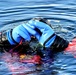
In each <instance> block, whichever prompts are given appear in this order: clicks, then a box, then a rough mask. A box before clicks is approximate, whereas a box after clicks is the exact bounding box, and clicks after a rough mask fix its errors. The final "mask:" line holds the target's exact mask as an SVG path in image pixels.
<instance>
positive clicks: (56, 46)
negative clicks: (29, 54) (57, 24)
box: [50, 35, 69, 52]
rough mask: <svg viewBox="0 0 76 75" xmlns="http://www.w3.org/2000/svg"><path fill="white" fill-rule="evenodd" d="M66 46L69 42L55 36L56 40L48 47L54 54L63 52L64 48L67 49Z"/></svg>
mask: <svg viewBox="0 0 76 75" xmlns="http://www.w3.org/2000/svg"><path fill="white" fill-rule="evenodd" d="M68 44H69V42H68V41H67V40H65V39H63V38H61V37H60V36H58V35H56V38H55V40H54V42H53V43H52V45H51V46H50V49H51V50H53V51H55V52H59V51H63V50H64V49H65V48H66V47H68Z"/></svg>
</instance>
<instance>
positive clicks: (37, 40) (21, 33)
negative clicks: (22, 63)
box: [0, 17, 69, 57]
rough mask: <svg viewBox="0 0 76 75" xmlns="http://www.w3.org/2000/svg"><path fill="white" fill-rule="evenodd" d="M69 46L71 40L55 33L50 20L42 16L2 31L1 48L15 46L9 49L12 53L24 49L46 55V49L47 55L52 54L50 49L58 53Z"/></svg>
mask: <svg viewBox="0 0 76 75" xmlns="http://www.w3.org/2000/svg"><path fill="white" fill-rule="evenodd" d="M33 43H34V44H33ZM68 46H69V42H68V41H67V40H65V39H63V38H62V37H60V36H58V35H57V34H56V33H55V31H54V30H53V28H52V26H51V24H50V22H49V20H47V19H45V18H41V17H37V18H33V19H31V20H29V21H28V22H26V23H25V24H24V23H23V24H21V25H18V26H16V27H14V28H13V29H10V30H7V31H2V32H0V48H3V49H4V50H6V51H8V50H10V48H11V49H12V48H13V49H12V51H11V50H10V51H9V52H11V53H12V52H13V51H18V50H19V51H18V52H19V53H21V50H22V51H23V53H24V52H25V53H26V54H38V55H40V56H41V57H44V54H43V53H45V52H46V51H45V52H43V50H47V51H48V52H47V55H51V54H49V53H50V52H49V50H50V51H52V52H55V53H56V52H60V51H63V50H65V49H66V48H67V47H68ZM14 49H15V50H14ZM25 49H26V50H25ZM0 50H1V49H0ZM45 56H46V55H45Z"/></svg>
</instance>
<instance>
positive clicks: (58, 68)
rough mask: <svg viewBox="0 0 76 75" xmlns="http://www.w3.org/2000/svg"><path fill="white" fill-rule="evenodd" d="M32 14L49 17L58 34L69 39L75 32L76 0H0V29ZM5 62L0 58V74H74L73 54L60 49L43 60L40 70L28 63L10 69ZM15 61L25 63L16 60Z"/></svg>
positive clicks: (19, 21)
mask: <svg viewBox="0 0 76 75" xmlns="http://www.w3.org/2000/svg"><path fill="white" fill-rule="evenodd" d="M33 17H45V18H48V19H50V20H51V24H52V26H53V28H54V30H55V31H56V32H57V34H58V35H61V36H62V37H63V38H65V39H66V40H68V41H70V40H72V38H73V37H75V36H76V0H0V31H1V30H6V29H8V28H11V26H13V25H16V24H17V25H18V24H20V23H21V22H24V21H27V20H29V19H31V18H33ZM0 56H1V54H0ZM6 65H7V63H5V62H3V61H0V75H11V74H12V75H76V58H74V57H73V55H72V54H69V53H67V54H64V53H63V52H60V53H58V54H56V55H55V57H54V61H53V62H52V63H50V64H49V63H44V64H42V66H40V68H39V70H36V69H37V68H36V66H35V65H29V68H27V70H26V69H24V71H23V70H21V72H23V74H21V73H20V71H19V72H10V71H9V70H8V67H7V66H6ZM15 65H17V68H18V66H20V65H23V66H24V64H21V63H18V62H17V63H15ZM32 66H33V67H32ZM25 67H28V65H25ZM31 71H33V72H31ZM27 72H28V73H27ZM17 73H20V74H17Z"/></svg>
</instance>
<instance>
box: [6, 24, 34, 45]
mask: <svg viewBox="0 0 76 75" xmlns="http://www.w3.org/2000/svg"><path fill="white" fill-rule="evenodd" d="M30 31H31V29H30ZM31 33H32V34H33V33H34V32H33V30H32V31H31ZM7 39H8V41H9V42H10V44H11V45H15V44H18V43H19V42H20V41H21V39H24V41H25V40H26V41H30V40H31V34H29V33H28V30H26V28H25V27H23V25H19V26H17V27H15V28H14V29H12V30H8V31H7Z"/></svg>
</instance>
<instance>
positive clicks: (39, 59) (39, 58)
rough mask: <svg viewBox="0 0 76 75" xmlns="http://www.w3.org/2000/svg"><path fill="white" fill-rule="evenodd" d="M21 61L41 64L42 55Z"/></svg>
mask: <svg viewBox="0 0 76 75" xmlns="http://www.w3.org/2000/svg"><path fill="white" fill-rule="evenodd" d="M20 62H23V63H34V64H41V57H40V56H39V55H34V56H32V57H31V58H30V59H22V60H20Z"/></svg>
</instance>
